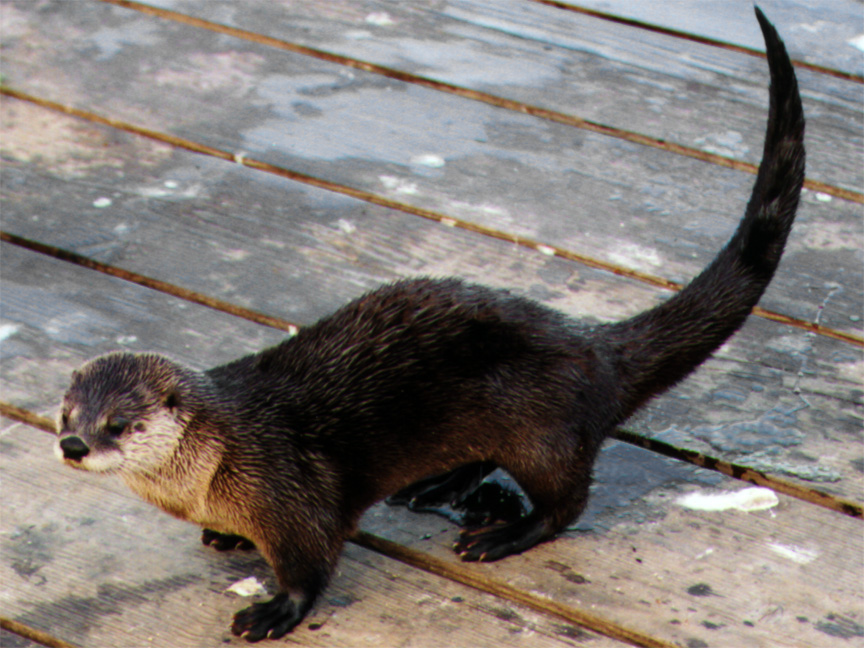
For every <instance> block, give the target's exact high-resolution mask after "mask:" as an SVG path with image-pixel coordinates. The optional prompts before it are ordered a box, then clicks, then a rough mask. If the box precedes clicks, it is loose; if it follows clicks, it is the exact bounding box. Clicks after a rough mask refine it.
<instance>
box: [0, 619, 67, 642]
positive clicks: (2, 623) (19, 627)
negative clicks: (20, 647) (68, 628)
mask: <svg viewBox="0 0 864 648" xmlns="http://www.w3.org/2000/svg"><path fill="white" fill-rule="evenodd" d="M0 628H3V629H4V630H7V631H9V632H11V633H13V634H16V635H18V636H19V637H24V638H25V639H29V640H30V641H35V642H36V643H38V644H41V645H43V646H48V648H78V646H76V645H74V644H71V643H68V642H66V641H63V640H62V639H58V638H57V637H55V636H53V635H50V634H48V633H47V632H42V631H41V630H37V629H36V628H31V627H30V626H28V625H24V624H23V623H19V622H18V621H14V620H12V619H9V618H7V617H0Z"/></svg>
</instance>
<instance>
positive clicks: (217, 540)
mask: <svg viewBox="0 0 864 648" xmlns="http://www.w3.org/2000/svg"><path fill="white" fill-rule="evenodd" d="M201 542H202V543H203V544H205V545H207V546H208V547H213V548H214V549H215V550H216V551H231V550H232V549H244V550H248V549H254V548H255V545H254V544H252V542H251V541H250V540H247V539H246V538H244V537H243V536H239V535H233V534H231V533H219V532H218V531H213V529H204V531H203V532H202V533H201Z"/></svg>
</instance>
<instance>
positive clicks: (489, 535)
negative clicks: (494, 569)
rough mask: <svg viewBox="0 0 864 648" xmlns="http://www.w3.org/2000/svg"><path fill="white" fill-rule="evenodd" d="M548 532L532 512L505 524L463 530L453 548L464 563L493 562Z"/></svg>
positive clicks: (529, 544)
mask: <svg viewBox="0 0 864 648" xmlns="http://www.w3.org/2000/svg"><path fill="white" fill-rule="evenodd" d="M551 535H553V532H551V531H550V529H549V526H548V525H547V524H546V522H545V521H544V520H543V519H541V518H539V517H537V516H535V515H533V514H531V515H528V516H527V517H523V518H520V519H518V520H515V521H511V522H507V523H504V524H495V525H491V526H483V527H478V528H474V529H466V530H464V531H462V532H461V533H460V534H459V538H458V540H457V541H456V543H455V544H454V545H453V550H454V551H455V552H456V553H457V554H458V555H459V557H460V558H461V559H462V560H464V561H466V562H473V561H480V562H492V561H493V560H500V559H501V558H505V557H506V556H510V555H513V554H517V553H521V552H523V551H525V550H526V549H530V548H531V547H533V546H534V545H536V544H537V543H539V542H542V541H543V540H545V539H546V538H548V537H550V536H551Z"/></svg>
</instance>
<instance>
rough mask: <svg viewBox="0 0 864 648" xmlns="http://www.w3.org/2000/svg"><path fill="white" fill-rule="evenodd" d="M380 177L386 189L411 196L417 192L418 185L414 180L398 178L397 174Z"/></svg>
mask: <svg viewBox="0 0 864 648" xmlns="http://www.w3.org/2000/svg"><path fill="white" fill-rule="evenodd" d="M378 179H379V180H380V181H381V184H383V185H384V188H385V189H389V190H390V191H392V192H393V193H396V194H406V195H410V196H413V195H414V194H416V193H417V185H416V184H415V183H413V182H408V181H407V180H403V179H402V178H397V177H395V176H378Z"/></svg>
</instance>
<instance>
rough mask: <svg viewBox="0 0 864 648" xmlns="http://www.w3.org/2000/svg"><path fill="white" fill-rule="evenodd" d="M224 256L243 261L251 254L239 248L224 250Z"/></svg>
mask: <svg viewBox="0 0 864 648" xmlns="http://www.w3.org/2000/svg"><path fill="white" fill-rule="evenodd" d="M221 254H222V256H223V257H224V258H225V259H226V260H228V261H242V260H243V259H245V258H246V257H248V256H249V252H248V251H246V250H241V249H239V248H237V249H234V250H222V251H221Z"/></svg>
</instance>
